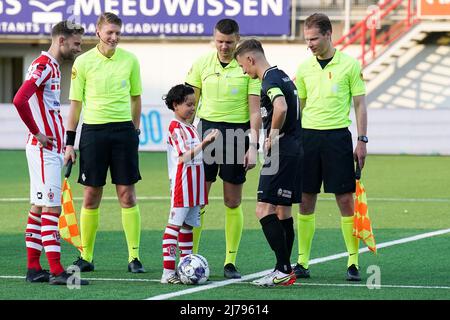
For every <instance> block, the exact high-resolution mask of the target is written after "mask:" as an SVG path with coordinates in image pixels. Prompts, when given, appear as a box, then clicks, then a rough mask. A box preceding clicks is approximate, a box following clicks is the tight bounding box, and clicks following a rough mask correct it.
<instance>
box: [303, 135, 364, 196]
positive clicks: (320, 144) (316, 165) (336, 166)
mask: <svg viewBox="0 0 450 320" xmlns="http://www.w3.org/2000/svg"><path fill="white" fill-rule="evenodd" d="M303 149H304V152H305V154H304V166H303V192H306V193H320V187H321V185H322V181H323V187H324V191H325V192H326V193H335V194H342V193H347V192H355V188H356V185H355V162H354V160H353V143H352V135H351V133H350V131H349V130H348V129H347V128H343V129H334V130H312V129H303Z"/></svg>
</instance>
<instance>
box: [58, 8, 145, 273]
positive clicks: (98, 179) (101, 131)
mask: <svg viewBox="0 0 450 320" xmlns="http://www.w3.org/2000/svg"><path fill="white" fill-rule="evenodd" d="M121 27H122V20H121V19H120V18H119V17H118V16H116V15H115V14H113V13H109V12H106V13H103V14H101V15H100V17H99V18H98V20H97V37H98V38H99V43H98V44H97V46H96V47H95V48H93V49H91V50H89V51H88V52H86V53H84V54H82V55H81V56H79V57H78V58H77V59H76V60H75V63H74V66H73V69H72V82H71V85H70V94H69V99H70V100H71V104H70V112H69V117H68V123H67V141H66V154H65V157H64V162H65V163H67V161H68V160H69V159H72V161H73V162H75V157H76V155H75V151H74V148H73V146H74V143H75V133H76V128H77V126H78V122H79V118H80V113H81V110H83V126H82V130H81V137H80V175H79V178H78V182H79V183H81V184H82V185H84V200H83V207H82V209H81V216H80V225H81V242H82V246H83V252H82V253H81V257H79V258H78V260H77V261H75V262H74V264H75V265H77V266H78V267H79V268H80V270H81V271H82V272H88V271H93V270H94V263H93V258H94V243H95V236H96V233H97V226H98V220H99V206H100V201H101V199H102V193H103V186H104V185H105V183H106V175H107V171H108V168H109V170H110V174H111V180H112V183H113V184H115V185H116V192H117V196H118V198H119V202H120V206H121V207H122V225H123V228H124V231H125V236H126V240H127V245H128V271H129V272H133V273H142V272H145V270H144V268H143V266H142V263H141V261H140V260H139V243H140V233H141V216H140V212H139V206H138V205H137V203H136V191H135V187H134V184H135V183H136V182H137V181H138V180H140V179H141V175H140V173H139V159H138V146H139V124H140V117H141V92H142V86H141V77H140V68H139V62H138V60H137V58H136V57H135V56H134V55H133V54H132V53H130V52H127V51H125V50H123V49H120V48H117V45H118V43H119V40H120V30H121Z"/></svg>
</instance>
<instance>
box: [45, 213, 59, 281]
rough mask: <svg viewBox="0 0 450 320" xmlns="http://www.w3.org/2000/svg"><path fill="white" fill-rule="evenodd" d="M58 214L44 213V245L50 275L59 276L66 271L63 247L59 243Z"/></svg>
mask: <svg viewBox="0 0 450 320" xmlns="http://www.w3.org/2000/svg"><path fill="white" fill-rule="evenodd" d="M58 218H59V214H58V213H50V212H42V231H41V234H42V244H43V245H44V250H45V254H46V255H47V260H48V264H49V265H50V273H53V274H54V275H59V274H60V273H61V272H63V271H64V268H63V266H62V265H61V260H60V259H61V245H60V243H59V232H58Z"/></svg>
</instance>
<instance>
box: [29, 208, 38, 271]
mask: <svg viewBox="0 0 450 320" xmlns="http://www.w3.org/2000/svg"><path fill="white" fill-rule="evenodd" d="M25 244H26V246H27V268H28V269H36V270H37V271H39V270H42V267H41V263H40V262H39V259H40V257H41V252H42V240H41V214H40V213H34V212H31V211H30V213H29V214H28V222H27V228H26V229H25Z"/></svg>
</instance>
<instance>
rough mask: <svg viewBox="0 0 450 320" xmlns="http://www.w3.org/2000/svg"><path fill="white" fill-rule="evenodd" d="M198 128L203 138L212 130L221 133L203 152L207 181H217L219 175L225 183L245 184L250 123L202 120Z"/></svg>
mask: <svg viewBox="0 0 450 320" xmlns="http://www.w3.org/2000/svg"><path fill="white" fill-rule="evenodd" d="M197 127H198V131H199V134H200V135H201V136H202V137H204V136H205V133H206V134H207V133H208V131H209V130H211V129H218V130H219V131H220V133H221V137H220V138H217V139H216V141H215V142H214V143H212V144H210V145H209V146H208V147H207V148H205V150H204V152H203V164H204V167H205V178H206V181H208V182H214V181H216V177H217V173H219V177H220V178H221V179H222V180H223V181H225V182H229V183H232V184H243V183H244V182H245V174H246V171H245V167H244V157H245V153H246V152H247V150H248V146H249V139H248V133H249V131H247V130H249V129H250V122H247V123H227V122H212V121H208V120H204V119H201V120H200V122H199V124H198V126H197ZM227 137H228V139H227Z"/></svg>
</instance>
